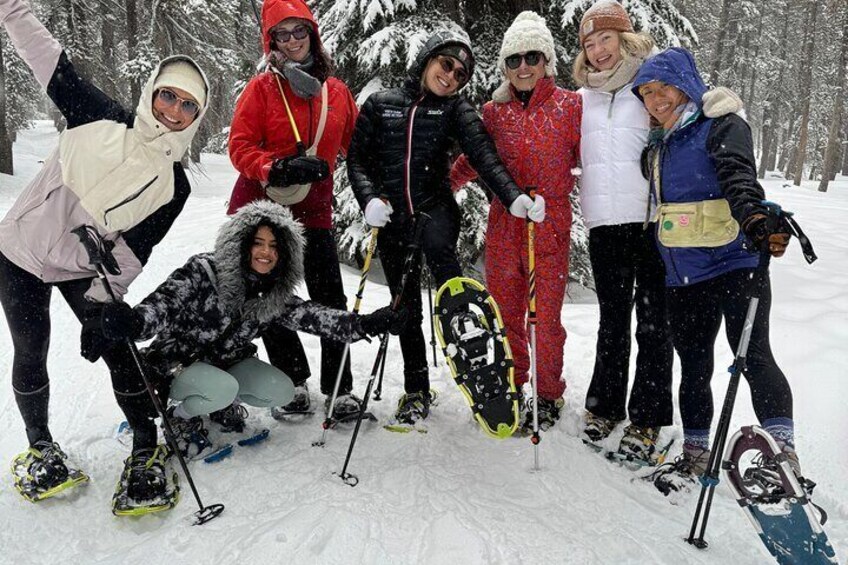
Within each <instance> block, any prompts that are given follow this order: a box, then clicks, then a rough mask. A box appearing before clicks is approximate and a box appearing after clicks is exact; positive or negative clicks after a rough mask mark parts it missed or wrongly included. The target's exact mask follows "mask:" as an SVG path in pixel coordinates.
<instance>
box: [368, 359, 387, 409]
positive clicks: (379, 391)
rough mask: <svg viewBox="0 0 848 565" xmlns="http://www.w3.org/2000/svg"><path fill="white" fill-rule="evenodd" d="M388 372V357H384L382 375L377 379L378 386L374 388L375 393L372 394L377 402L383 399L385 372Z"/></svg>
mask: <svg viewBox="0 0 848 565" xmlns="http://www.w3.org/2000/svg"><path fill="white" fill-rule="evenodd" d="M385 372H386V358H385V357H383V364H382V365H380V376H379V378H378V379H377V388H375V389H374V394H373V395H372V396H371V398H373V399H374V400H376V401H377V402H379V401H381V400H382V399H383V373H385Z"/></svg>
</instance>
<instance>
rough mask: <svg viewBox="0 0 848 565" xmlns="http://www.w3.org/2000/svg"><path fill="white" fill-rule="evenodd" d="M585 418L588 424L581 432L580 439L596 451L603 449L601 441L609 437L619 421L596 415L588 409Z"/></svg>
mask: <svg viewBox="0 0 848 565" xmlns="http://www.w3.org/2000/svg"><path fill="white" fill-rule="evenodd" d="M584 419H585V422H586V425H585V427H584V428H583V431H582V432H581V433H580V439H581V440H582V441H583V443H584V444H585V445H587V446H588V447H590V448H592V449H594V450H595V451H598V452H600V451H603V449H604V447H603V446H602V445H601V442H603V441H604V440H605V439H607V438H608V437H609V435H610V434H611V433H612V431H613V430H614V429H615V425H616V424H617V423H618V422H616V421H615V420H610V419H609V418H604V417H603V416H596V415H594V414H592V413H591V412H588V411H587V412H586V415H585V417H584Z"/></svg>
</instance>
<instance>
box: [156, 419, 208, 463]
mask: <svg viewBox="0 0 848 565" xmlns="http://www.w3.org/2000/svg"><path fill="white" fill-rule="evenodd" d="M174 408H175V407H174V406H171V407H170V408H168V412H167V416H168V421H169V422H170V423H171V429H172V430H174V441H175V442H176V444H177V448H178V449H179V450H180V453H181V454H182V456H183V457H185V458H186V459H189V460H194V459H199V458H200V457H202V456H203V455H204V454H205V452H207V451H208V450H209V448H211V447H212V440H211V439H210V438H209V430H207V429H206V426H204V424H203V418H202V417H200V416H194V417H193V418H187V419H186V418H180V417H179V416H175V415H174Z"/></svg>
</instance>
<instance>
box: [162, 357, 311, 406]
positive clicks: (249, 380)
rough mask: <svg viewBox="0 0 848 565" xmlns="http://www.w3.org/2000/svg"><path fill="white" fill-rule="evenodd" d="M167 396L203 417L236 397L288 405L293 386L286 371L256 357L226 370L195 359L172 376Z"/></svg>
mask: <svg viewBox="0 0 848 565" xmlns="http://www.w3.org/2000/svg"><path fill="white" fill-rule="evenodd" d="M170 396H171V398H172V399H174V400H178V401H182V403H183V408H184V409H185V411H186V413H188V414H189V415H190V416H202V415H204V414H209V413H211V412H215V411H216V410H221V409H223V408H226V407H227V406H229V405H230V404H232V403H233V401H234V400H235V399H236V398H238V399H239V400H240V401H241V402H243V403H245V404H248V405H250V406H258V407H260V408H269V407H271V406H281V405H285V404H288V403H289V402H291V400H292V398H293V397H294V385H293V384H292V381H291V379H290V378H289V377H288V376H287V375H286V374H285V373H283V372H282V371H280V370H279V369H276V368H274V367H272V366H271V365H269V364H268V363H265V362H264V361H260V360H259V359H257V358H255V357H250V358H248V359H245V360H244V361H239V362H238V363H236V364H235V365H233V366H232V367H230V368H229V369H227V370H226V371H225V370H223V369H219V368H217V367H213V366H212V365H209V364H207V363H203V362H202V361H198V362H197V363H193V364H191V365H189V366H188V367H186V368H185V369H184V370H183V371H182V372H181V373H180V374H179V375H177V376H176V377H174V381H173V383H172V384H171V395H170Z"/></svg>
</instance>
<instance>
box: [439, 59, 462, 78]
mask: <svg viewBox="0 0 848 565" xmlns="http://www.w3.org/2000/svg"><path fill="white" fill-rule="evenodd" d="M439 64H440V65H441V66H442V70H443V71H445V72H446V73H448V74H451V73H453V77H454V78H455V79H456V82H458V83H459V84H465V83H466V82H468V71H466V70H465V67H463V66H462V63H457V62H455V61H454V60H453V59H452V58H451V57H444V56H441V57H439Z"/></svg>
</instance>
